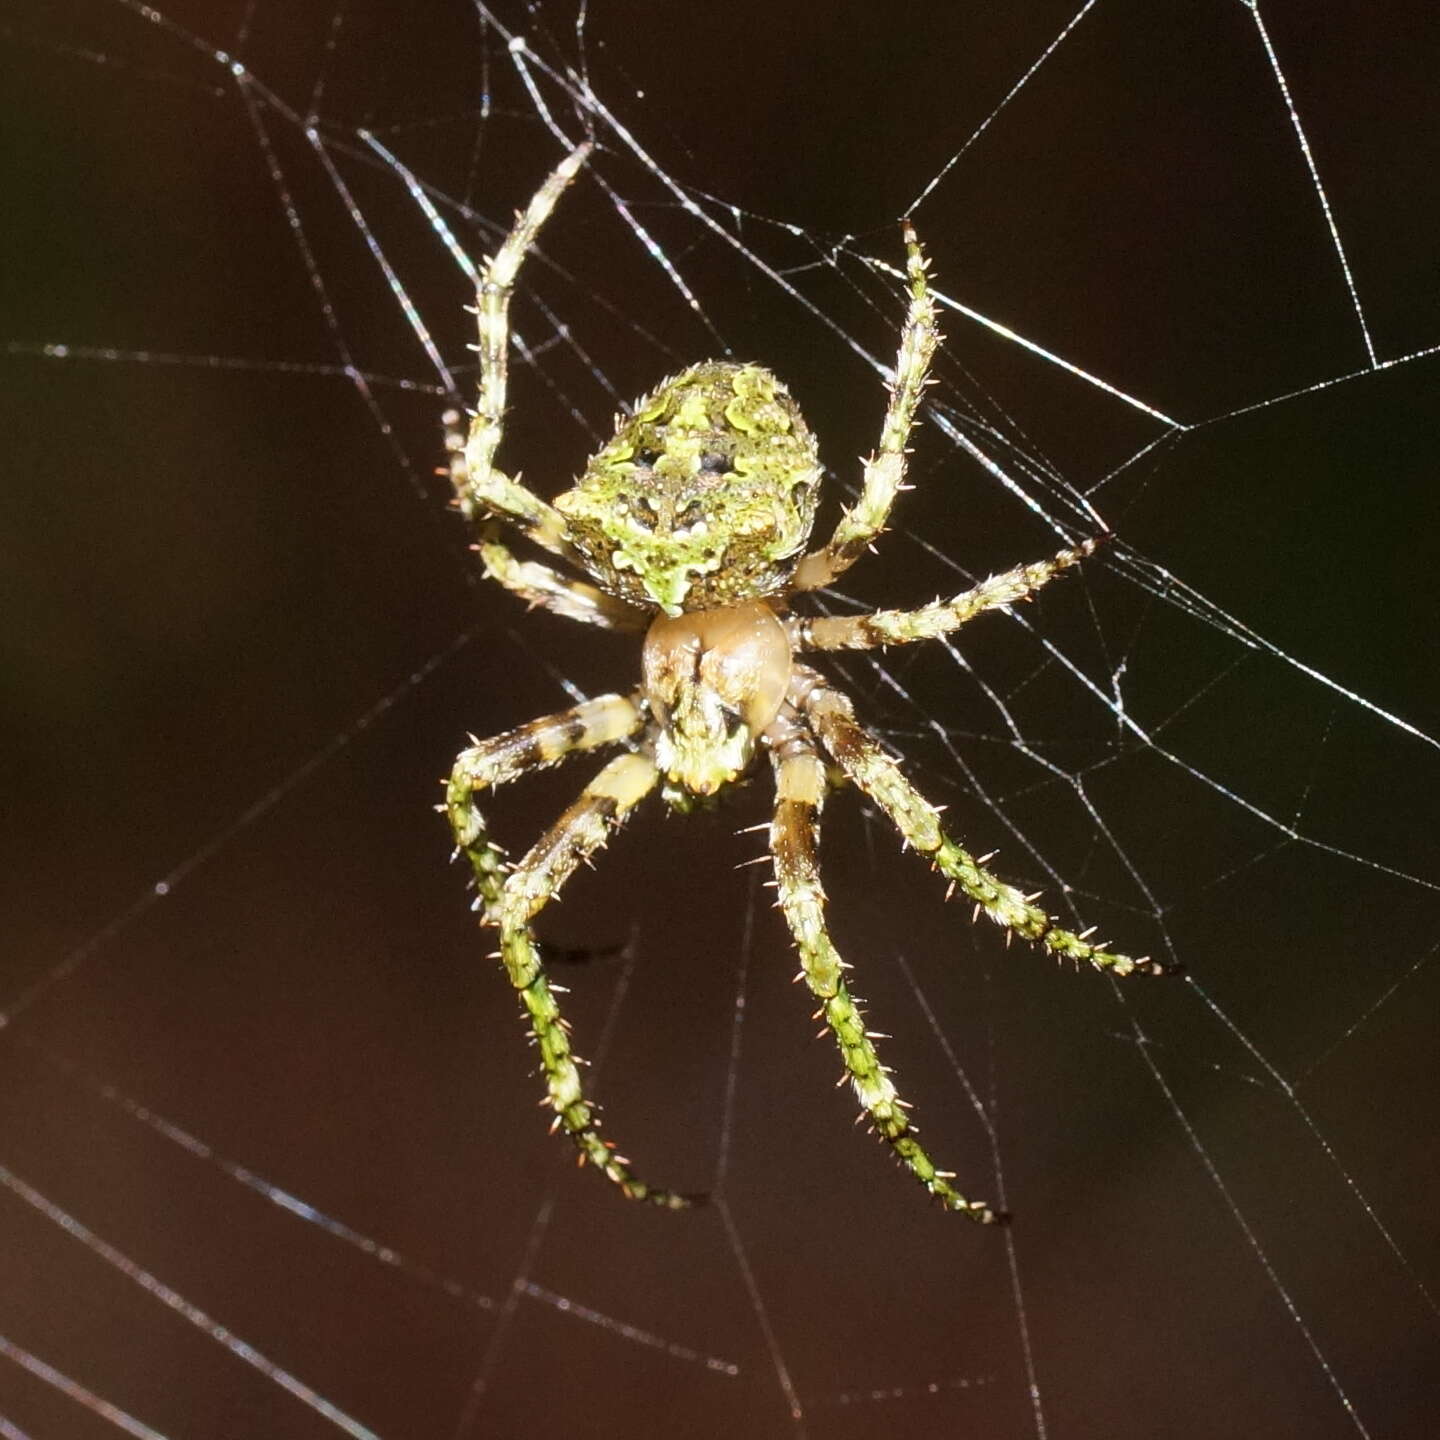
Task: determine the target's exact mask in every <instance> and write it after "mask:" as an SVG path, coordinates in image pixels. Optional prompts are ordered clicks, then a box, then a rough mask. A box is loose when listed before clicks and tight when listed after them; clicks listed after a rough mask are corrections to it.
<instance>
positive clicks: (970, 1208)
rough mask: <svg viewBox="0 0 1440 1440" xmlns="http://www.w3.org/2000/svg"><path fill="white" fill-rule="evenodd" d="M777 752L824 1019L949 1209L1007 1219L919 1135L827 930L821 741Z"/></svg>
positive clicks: (785, 903)
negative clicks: (975, 1196)
mask: <svg viewBox="0 0 1440 1440" xmlns="http://www.w3.org/2000/svg"><path fill="white" fill-rule="evenodd" d="M772 758H773V762H774V766H775V785H776V790H777V792H778V798H777V800H776V805H775V819H774V822H773V824H772V825H771V828H770V849H771V852H772V853H773V855H774V857H775V882H776V885H777V887H778V893H779V897H780V908H781V910H782V912H783V913H784V915H785V920H786V922H787V924H788V925H789V926H790V932H791V934H792V935H793V936H794V937H795V946H796V949H798V950H799V952H800V964H801V973H802V974H803V975H804V976H805V983H806V984H807V985H809V987H810V991H811V993H812V994H813V995H814V996H815V998H816V999H817V1000H819V1002H820V1011H819V1012H818V1014H817V1016H816V1018H817V1019H818V1018H819V1016H820V1015H823V1016H824V1017H825V1022H826V1024H827V1025H828V1026H829V1027H830V1031H831V1033H832V1034H833V1035H834V1037H835V1042H836V1044H837V1045H839V1047H840V1055H841V1058H842V1059H843V1060H844V1062H845V1070H846V1072H847V1074H848V1076H849V1078H850V1083H851V1085H852V1086H853V1087H854V1089H855V1094H856V1096H857V1097H858V1098H859V1101H860V1105H861V1108H862V1109H863V1111H864V1113H865V1114H866V1115H868V1116H869V1118H870V1122H871V1124H872V1125H873V1126H874V1127H875V1129H876V1131H877V1132H878V1133H879V1134H880V1135H881V1136H882V1137H883V1138H884V1140H885V1142H886V1143H887V1144H888V1145H889V1146H890V1148H891V1149H892V1150H893V1151H894V1152H895V1154H896V1156H897V1157H898V1158H899V1159H900V1161H901V1162H902V1163H903V1164H904V1165H905V1167H906V1169H908V1170H909V1171H910V1173H911V1174H912V1175H914V1177H915V1178H916V1179H917V1180H918V1181H919V1182H920V1183H921V1184H922V1185H923V1186H924V1187H925V1188H926V1189H927V1190H928V1191H929V1192H930V1193H931V1195H933V1196H934V1197H935V1198H936V1199H937V1200H938V1201H939V1202H940V1203H941V1204H942V1205H943V1206H944V1207H945V1208H946V1209H947V1210H955V1211H958V1212H959V1213H961V1214H963V1215H968V1216H969V1217H970V1219H972V1220H976V1221H979V1222H980V1223H981V1224H984V1225H990V1224H994V1223H995V1222H996V1221H997V1220H1001V1219H1003V1218H1004V1217H1003V1216H1002V1215H1000V1214H998V1213H997V1212H996V1211H994V1210H992V1209H991V1208H990V1206H988V1205H987V1204H985V1202H984V1201H982V1200H969V1199H966V1197H965V1196H964V1195H962V1194H961V1193H960V1192H959V1191H958V1190H956V1189H955V1187H954V1186H953V1185H952V1184H951V1183H950V1181H951V1180H952V1179H953V1178H954V1176H953V1174H952V1173H951V1172H950V1171H946V1170H938V1169H936V1167H935V1162H934V1161H933V1160H931V1158H930V1156H929V1155H928V1154H926V1152H925V1150H924V1149H923V1148H922V1147H921V1145H920V1142H919V1141H918V1140H917V1139H916V1138H915V1130H914V1127H913V1126H912V1125H911V1124H910V1118H909V1116H908V1115H907V1114H906V1113H905V1111H906V1108H907V1107H906V1105H905V1102H904V1101H903V1100H901V1098H900V1096H899V1095H898V1094H897V1093H896V1090H895V1086H894V1084H893V1083H892V1082H891V1079H890V1072H889V1071H888V1070H887V1069H886V1068H885V1067H884V1066H883V1065H881V1063H880V1059H879V1056H878V1055H876V1053H875V1046H874V1045H873V1044H872V1042H871V1038H870V1034H869V1032H868V1031H867V1030H866V1029H865V1020H864V1017H863V1015H862V1014H861V1012H860V1008H859V1005H858V1003H857V1001H856V1000H855V998H854V997H853V996H852V995H851V994H850V991H849V987H848V986H847V985H846V984H845V975H844V972H845V970H846V969H847V968H848V966H846V965H845V963H844V961H842V960H841V958H840V956H839V953H838V952H837V951H836V949H835V946H834V944H833V943H832V942H831V939H830V935H829V933H828V931H827V930H826V928H825V910H824V904H823V901H824V892H823V890H822V889H821V887H820V869H819V862H818V858H817V853H816V852H817V846H818V832H819V815H820V807H821V804H822V802H823V800H824V795H825V787H826V777H825V766H824V763H823V762H822V761H821V759H820V756H819V754H818V753H817V751H816V748H815V745H814V742H813V741H812V740H811V739H810V737H809V735H808V734H806V733H805V731H804V729H803V728H802V727H801V726H800V725H798V724H795V725H791V726H788V727H786V729H785V733H784V734H783V736H782V737H780V738H777V741H776V743H775V746H774V749H773V750H772Z"/></svg>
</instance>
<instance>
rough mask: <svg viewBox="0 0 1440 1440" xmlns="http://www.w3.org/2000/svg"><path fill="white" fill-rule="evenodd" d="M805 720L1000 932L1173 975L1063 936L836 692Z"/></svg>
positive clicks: (1098, 962) (825, 694)
mask: <svg viewBox="0 0 1440 1440" xmlns="http://www.w3.org/2000/svg"><path fill="white" fill-rule="evenodd" d="M804 710H805V715H806V718H807V719H808V720H809V721H810V722H811V724H813V725H814V727H815V730H816V732H817V733H818V734H819V736H820V739H821V742H822V743H823V744H824V746H825V748H826V750H828V751H829V752H830V754H831V755H833V756H834V757H835V759H836V760H837V761H839V763H840V765H841V767H842V768H843V769H844V771H845V773H846V774H847V775H848V776H849V777H850V779H851V780H853V781H854V782H855V785H856V787H857V788H858V789H860V790H862V791H863V792H864V793H865V794H866V795H868V796H869V797H870V799H871V800H873V801H874V802H875V803H876V804H877V805H878V806H879V807H880V808H881V809H882V810H883V811H884V812H885V813H886V814H887V815H888V816H889V817H890V819H891V821H892V822H893V823H894V825H895V828H896V829H897V830H899V832H900V833H901V835H903V836H904V837H905V839H906V840H907V841H908V842H909V843H910V845H912V846H913V847H914V848H915V849H916V850H917V851H918V852H919V853H920V854H921V855H924V856H926V857H928V858H929V860H930V862H931V863H932V864H933V865H934V866H935V868H936V869H937V870H939V871H940V873H941V874H942V875H945V876H948V877H949V878H950V879H951V880H952V881H954V883H955V885H956V886H957V887H958V888H959V889H960V891H961V892H962V893H963V894H965V895H967V896H968V897H969V898H970V899H971V900H972V901H974V903H975V905H976V906H977V907H978V908H979V909H980V910H983V911H984V912H985V914H987V915H988V916H989V917H990V918H991V919H992V920H993V921H994V922H995V923H996V924H997V925H1000V926H1003V927H1004V928H1005V929H1006V930H1007V931H1009V932H1010V933H1011V934H1014V935H1018V936H1020V938H1021V939H1023V940H1032V941H1036V942H1038V943H1039V944H1041V945H1043V946H1044V947H1045V949H1047V950H1048V951H1049V952H1050V953H1051V954H1052V955H1054V956H1055V957H1056V958H1057V959H1068V960H1074V961H1076V962H1077V963H1079V962H1082V961H1083V962H1086V963H1088V964H1090V965H1093V966H1094V967H1095V968H1096V969H1097V970H1104V971H1107V972H1108V973H1109V974H1111V975H1163V974H1167V973H1170V967H1168V966H1165V965H1162V964H1160V963H1158V962H1157V961H1154V960H1151V959H1150V958H1149V957H1148V956H1145V957H1142V958H1140V959H1134V958H1132V957H1131V956H1129V955H1116V954H1112V953H1111V952H1110V951H1109V950H1107V949H1106V948H1105V944H1104V942H1103V941H1098V940H1097V941H1094V942H1092V941H1091V940H1090V939H1089V935H1090V932H1089V931H1088V930H1087V931H1085V932H1084V933H1083V934H1076V933H1075V932H1074V931H1073V930H1066V929H1064V928H1062V927H1061V926H1060V925H1059V924H1058V923H1057V922H1056V921H1055V920H1054V919H1053V918H1052V917H1051V916H1049V915H1047V914H1046V913H1045V911H1044V910H1042V909H1040V907H1039V906H1038V905H1034V904H1032V903H1031V897H1030V896H1027V895H1024V894H1022V893H1021V892H1020V891H1019V890H1018V889H1016V887H1015V886H1013V885H1007V884H1006V883H1005V881H1003V880H1001V879H999V878H998V877H997V876H995V875H992V874H991V873H990V871H988V870H987V869H985V867H984V866H983V865H982V864H981V863H980V862H979V861H978V860H977V859H976V858H975V857H974V856H973V855H971V854H970V852H969V851H968V850H966V849H965V848H964V846H962V845H960V844H958V843H957V842H956V841H955V840H953V839H952V838H951V837H950V836H949V835H947V834H946V833H945V831H944V830H943V829H942V828H941V826H940V812H939V811H938V810H937V809H936V808H935V807H934V806H933V805H932V804H931V803H930V802H929V801H928V800H927V799H926V798H925V797H924V796H923V795H922V794H921V793H920V792H919V791H918V790H917V789H916V788H915V787H914V785H912V784H911V783H910V781H909V780H908V779H907V778H906V777H905V774H904V773H903V771H902V770H901V769H900V767H899V765H897V764H896V763H895V761H894V760H892V759H891V758H890V756H889V755H887V754H886V753H885V751H884V749H883V748H882V747H881V745H880V742H879V741H878V740H876V739H875V737H874V736H873V735H871V734H870V732H869V731H868V730H866V729H865V728H864V727H863V726H862V725H860V724H859V722H858V721H857V720H856V719H855V716H854V713H853V711H852V710H851V708H850V702H849V700H847V699H846V698H845V696H844V695H842V694H841V693H840V692H839V691H838V690H835V689H833V688H832V687H830V686H828V685H825V684H823V683H821V684H817V685H816V686H815V688H814V689H812V690H811V691H810V692H809V694H808V695H807V696H806V698H805V701H804Z"/></svg>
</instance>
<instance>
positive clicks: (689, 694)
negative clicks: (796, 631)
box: [644, 600, 791, 795]
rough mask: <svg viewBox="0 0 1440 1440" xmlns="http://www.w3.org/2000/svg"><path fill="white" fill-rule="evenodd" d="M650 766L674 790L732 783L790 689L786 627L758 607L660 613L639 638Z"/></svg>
mask: <svg viewBox="0 0 1440 1440" xmlns="http://www.w3.org/2000/svg"><path fill="white" fill-rule="evenodd" d="M644 667H645V697H646V699H647V700H648V701H649V702H650V710H651V713H652V714H653V715H654V716H655V718H656V720H657V721H658V722H659V726H660V728H659V731H658V733H657V734H656V736H655V761H656V764H658V765H659V767H660V769H661V771H662V772H663V773H664V775H665V778H666V779H667V780H668V781H669V782H670V786H671V787H672V788H674V787H678V789H679V790H681V791H683V792H685V793H688V794H691V795H713V794H714V793H715V792H716V791H717V790H719V789H720V788H721V787H722V786H724V785H728V784H729V783H730V782H731V781H732V780H735V779H738V778H739V776H740V775H741V774H742V773H743V772H744V770H745V769H746V768H747V767H748V766H749V764H750V761H751V758H752V757H753V756H754V754H755V742H756V741H757V740H758V739H759V737H760V735H761V733H762V732H763V731H764V730H765V729H766V728H767V727H768V726H769V725H770V723H771V721H773V720H774V719H775V717H776V716H777V715H778V714H779V713H780V706H781V705H782V704H783V703H784V700H785V692H786V690H787V689H788V688H789V685H790V670H791V653H790V641H789V637H788V636H787V635H786V634H785V627H784V626H783V625H781V623H780V621H779V620H778V619H777V618H776V615H775V612H774V611H773V610H772V609H771V608H770V607H769V606H768V605H767V604H766V603H765V602H764V601H763V600H756V601H753V602H752V603H750V604H749V605H736V606H732V607H729V608H726V609H723V610H699V611H692V612H690V613H688V614H685V615H680V616H678V617H674V618H672V617H670V616H668V615H662V616H661V617H660V618H659V619H658V620H656V621H655V623H654V624H653V625H651V627H650V631H649V634H647V635H646V637H645V651H644Z"/></svg>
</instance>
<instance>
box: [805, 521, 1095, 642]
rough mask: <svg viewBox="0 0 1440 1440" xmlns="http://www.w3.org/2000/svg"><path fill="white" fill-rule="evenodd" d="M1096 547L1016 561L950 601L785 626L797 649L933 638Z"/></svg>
mask: <svg viewBox="0 0 1440 1440" xmlns="http://www.w3.org/2000/svg"><path fill="white" fill-rule="evenodd" d="M1099 545H1100V541H1099V540H1084V541H1082V542H1081V543H1080V544H1079V545H1076V546H1075V547H1074V548H1073V549H1070V550H1061V551H1060V552H1059V553H1058V554H1056V555H1054V556H1053V557H1052V558H1051V559H1049V560H1041V561H1039V562H1038V563H1036V564H1034V565H1017V566H1016V567H1015V568H1014V569H1013V570H1006V571H1005V572H1004V573H1003V574H1001V575H992V576H991V577H990V578H989V579H988V580H982V581H981V582H980V583H979V584H978V585H975V586H972V587H971V588H970V589H969V590H965V591H962V592H961V593H960V594H959V595H956V596H953V597H952V598H951V599H949V600H937V601H936V602H935V603H934V604H933V605H922V606H920V607H919V608H918V609H916V610H876V611H874V612H872V613H871V614H869V615H843V616H841V615H836V616H829V615H827V616H823V617H819V618H809V617H804V616H791V617H789V619H788V620H787V622H786V624H787V627H788V629H789V631H790V636H791V640H792V642H793V643H794V645H795V647H796V649H798V650H874V649H876V648H878V647H879V646H881V645H908V644H910V643H911V642H912V641H916V640H933V639H935V638H936V637H937V636H939V635H948V634H949V633H950V632H951V631H952V630H958V629H959V628H960V626H962V625H964V624H965V623H966V622H967V621H970V620H973V619H974V618H975V617H976V616H977V615H981V614H983V613H984V612H985V611H986V610H1003V609H1004V608H1005V607H1006V606H1007V605H1014V604H1016V603H1017V602H1018V601H1021V600H1027V599H1029V597H1030V596H1031V595H1033V594H1034V593H1035V592H1036V591H1037V590H1038V589H1039V588H1040V587H1041V586H1042V585H1044V584H1046V583H1048V582H1049V581H1051V580H1053V579H1054V578H1055V577H1056V576H1057V575H1059V574H1061V573H1062V572H1063V571H1065V570H1068V569H1069V568H1070V567H1071V566H1072V565H1077V564H1079V562H1080V561H1081V560H1083V559H1084V558H1085V557H1086V556H1087V555H1093V554H1094V553H1095V551H1096V549H1098V548H1099Z"/></svg>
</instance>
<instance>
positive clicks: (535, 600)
mask: <svg viewBox="0 0 1440 1440" xmlns="http://www.w3.org/2000/svg"><path fill="white" fill-rule="evenodd" d="M443 418H444V423H445V448H446V450H448V451H449V453H450V471H449V473H450V479H451V482H452V483H453V484H454V486H455V491H456V494H457V495H460V496H463V495H464V494H465V490H466V477H467V476H468V474H469V469H468V464H467V462H466V459H465V435H464V432H463V431H461V429H460V428H459V426H460V415H459V413H458V412H457V411H455V410H447V411H446V412H445V415H444V417H443ZM471 518H472V519H473V518H474V514H473V512H472V514H471ZM477 528H478V535H479V539H478V541H477V543H476V546H475V549H476V550H477V551H478V552H479V555H480V562H481V564H482V565H483V566H484V568H485V573H486V575H488V576H489V577H490V578H491V579H492V580H496V581H498V582H499V583H500V584H501V585H503V586H504V587H505V588H506V589H507V590H512V591H514V593H515V594H517V595H519V596H520V597H521V599H523V600H526V601H528V602H529V604H531V605H539V606H543V607H544V608H545V609H546V610H553V611H554V612H555V613H556V614H557V615H563V616H565V617H566V619H568V620H579V621H581V622H582V623H584V624H587V625H599V626H601V627H602V628H603V629H606V630H643V629H644V628H645V624H646V620H647V617H646V615H645V613H644V612H643V611H642V610H639V609H637V608H636V607H635V606H633V605H629V604H627V603H626V602H625V601H624V600H620V599H617V598H616V597H615V596H613V595H607V594H606V593H605V592H604V591H603V590H600V589H598V588H597V587H596V586H594V585H591V584H588V583H587V582H586V581H584V580H576V579H574V578H572V577H571V576H569V575H562V574H561V573H560V572H559V571H558V570H555V569H552V568H551V567H550V566H549V565H544V564H541V562H540V561H538V560H517V559H516V558H515V555H514V552H513V551H512V550H511V549H510V547H509V546H508V545H506V544H505V542H504V541H503V539H502V538H501V530H500V524H499V522H498V521H496V520H486V521H480V522H479V523H478V527H477Z"/></svg>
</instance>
